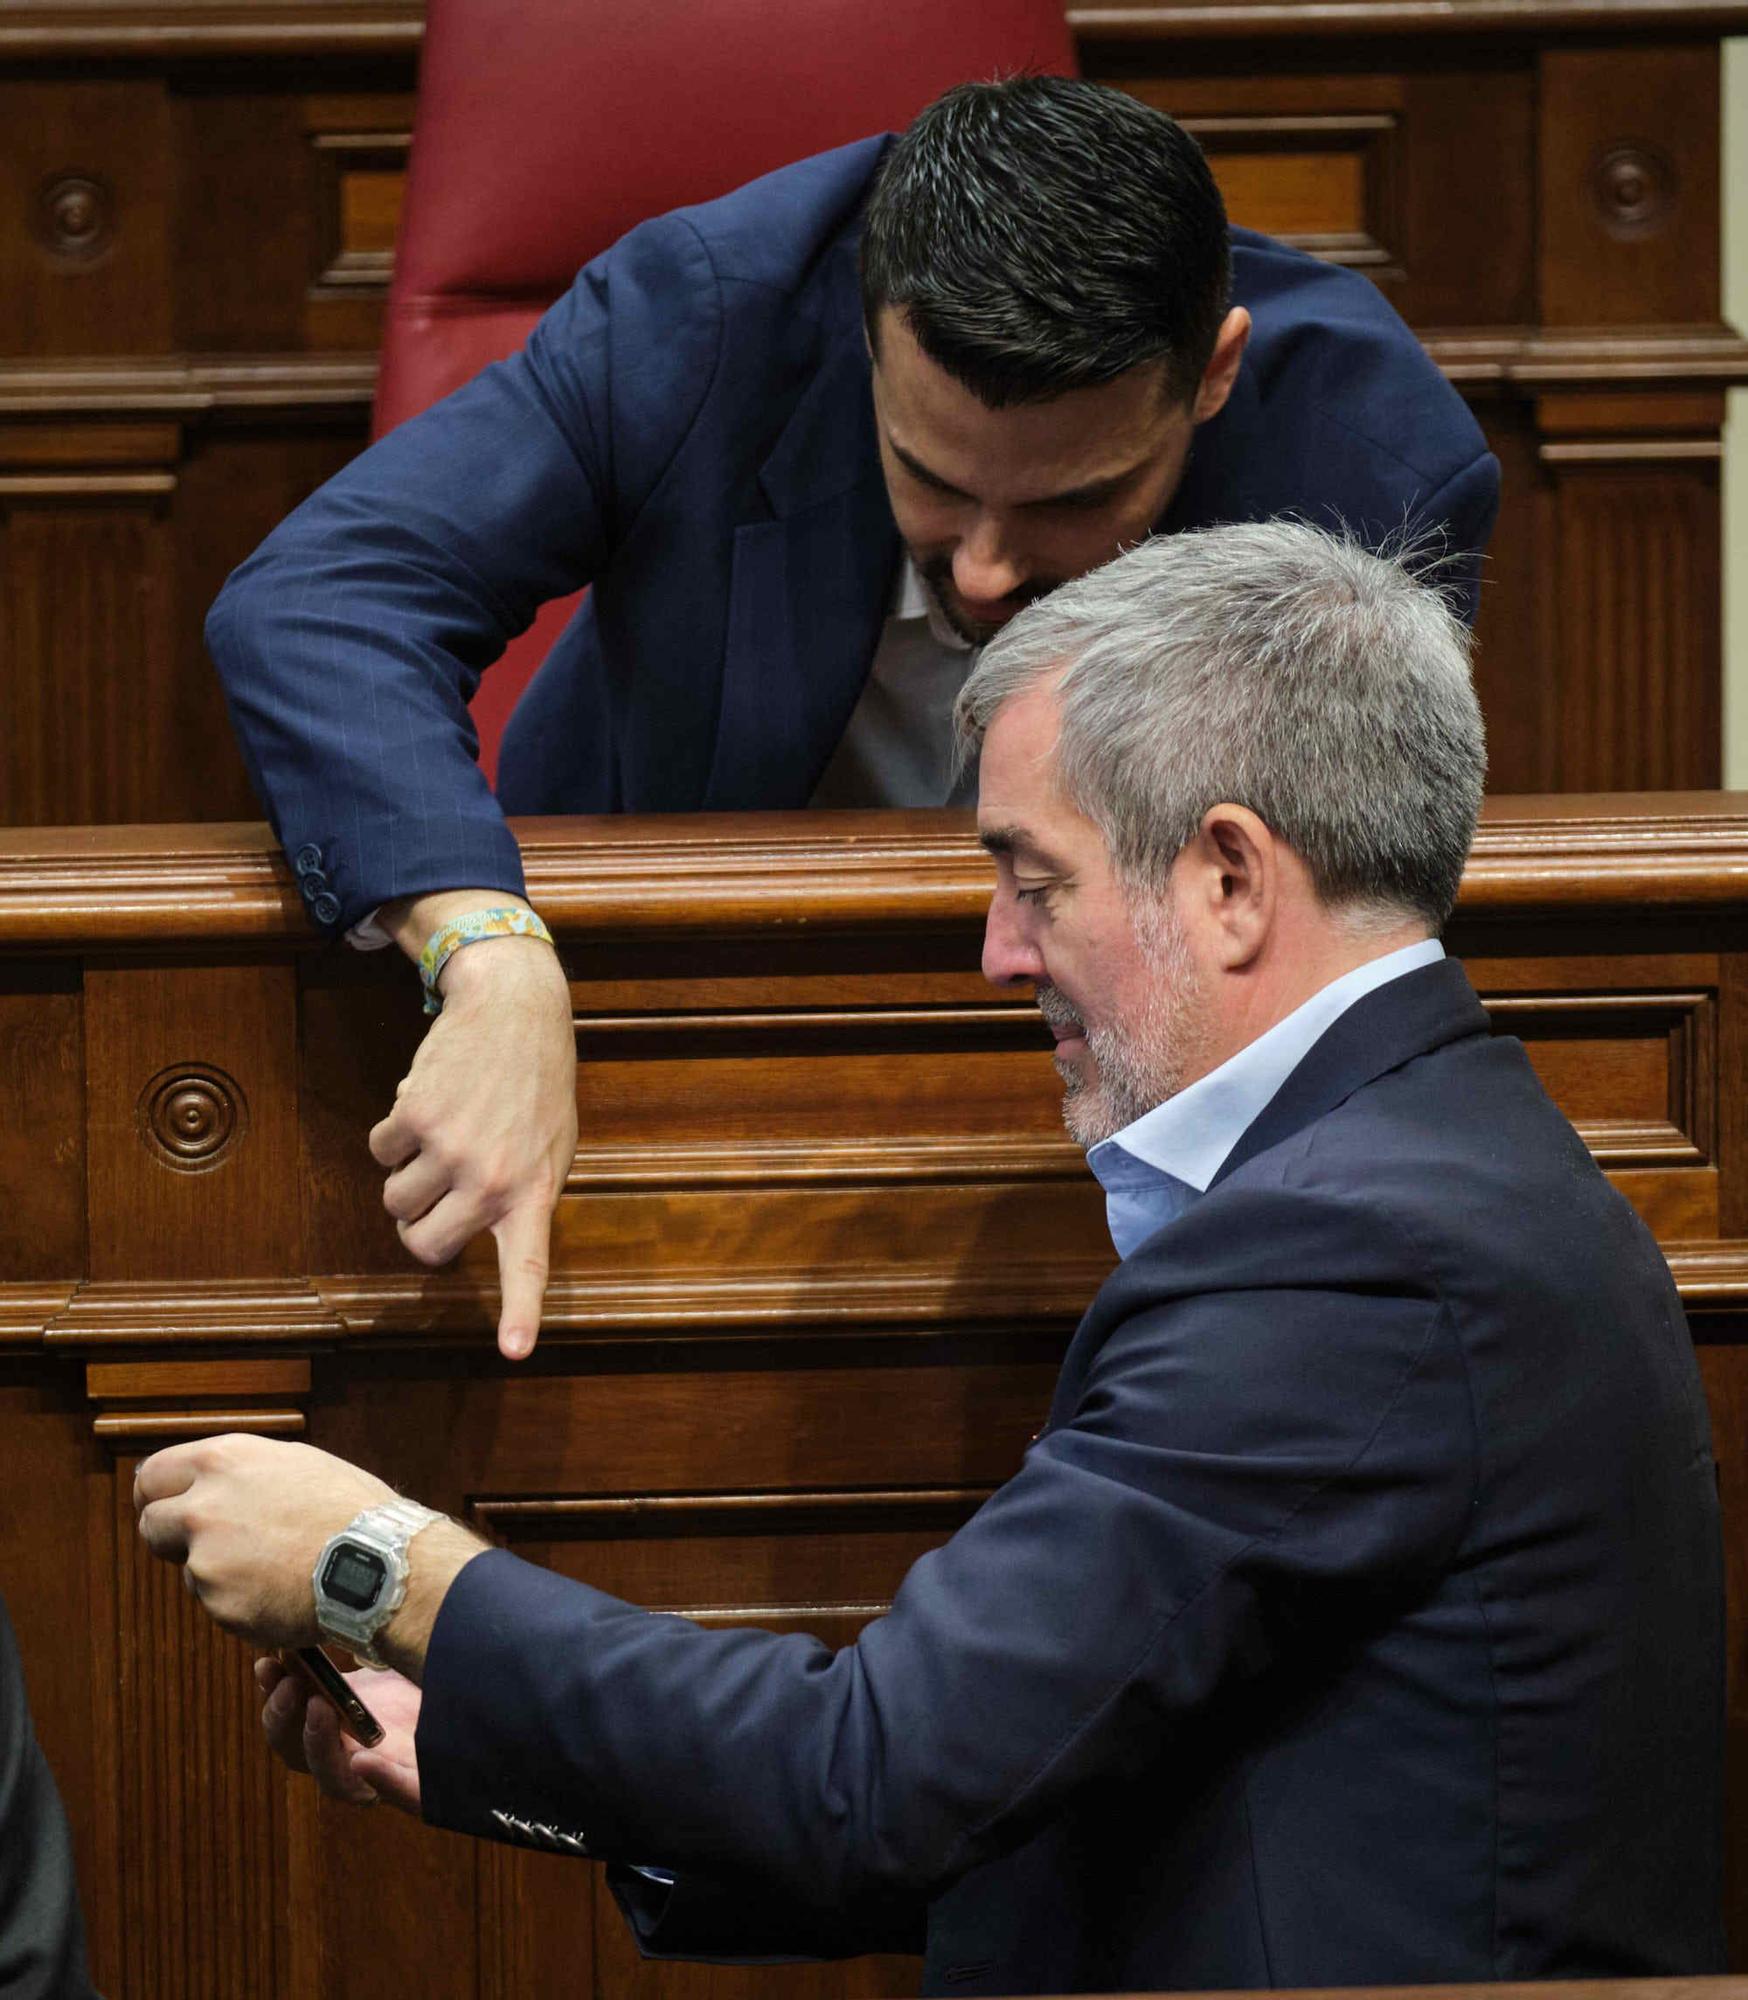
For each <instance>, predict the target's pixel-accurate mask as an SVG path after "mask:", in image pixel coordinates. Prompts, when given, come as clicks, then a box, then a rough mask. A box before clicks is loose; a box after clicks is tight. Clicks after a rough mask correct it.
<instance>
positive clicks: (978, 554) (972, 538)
mask: <svg viewBox="0 0 1748 2000" xmlns="http://www.w3.org/2000/svg"><path fill="white" fill-rule="evenodd" d="M1031 573H1032V572H1031V566H1030V564H1028V563H1027V561H1026V559H1025V557H1024V555H1023V554H1022V553H1021V551H1020V550H1019V548H1017V547H1016V546H1015V543H1014V539H1013V536H1012V534H1011V533H1010V531H1009V530H1008V528H1007V526H1006V525H1005V523H1003V522H1002V521H1001V520H1000V519H999V518H998V517H997V516H995V515H993V514H981V515H979V516H978V518H977V520H976V522H975V523H974V524H973V526H972V529H971V532H970V533H969V534H968V535H966V536H965V537H964V538H963V539H962V540H961V541H960V543H959V546H958V548H956V549H955V550H954V551H953V585H954V588H955V589H956V590H957V591H958V593H959V595H960V596H961V597H968V598H970V599H971V600H972V601H973V602H974V603H978V604H994V603H996V602H998V601H999V600H1000V599H1001V598H1004V597H1011V596H1012V595H1013V594H1014V592H1015V591H1016V590H1018V589H1019V588H1020V586H1021V585H1022V584H1023V583H1024V582H1025V581H1026V579H1027V577H1028V576H1030V575H1031Z"/></svg>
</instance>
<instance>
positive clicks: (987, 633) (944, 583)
mask: <svg viewBox="0 0 1748 2000" xmlns="http://www.w3.org/2000/svg"><path fill="white" fill-rule="evenodd" d="M915 560H916V559H915V557H912V561H913V562H914V561H915ZM916 573H917V575H918V576H920V577H921V578H922V580H923V588H924V589H925V590H926V591H927V592H928V594H929V596H930V598H931V599H932V600H933V602H934V606H935V609H936V610H937V611H938V612H939V613H940V614H941V616H942V618H943V619H944V620H945V621H946V623H947V624H948V625H949V626H950V627H951V628H952V630H953V631H955V632H957V633H958V635H959V637H960V638H961V639H963V640H964V641H965V643H966V645H968V646H987V645H988V644H989V642H990V640H991V639H993V638H994V637H995V635H996V634H997V633H998V632H999V631H1000V630H1001V626H1000V625H991V624H989V623H987V622H986V621H985V620H983V619H981V618H967V617H966V616H965V614H964V613H963V612H962V611H960V610H959V609H958V608H957V607H956V605H955V603H954V600H953V558H952V557H951V556H930V557H929V559H928V560H927V561H926V562H919V563H917V565H916ZM1060 581H1061V579H1060V578H1057V577H1035V576H1034V577H1028V578H1027V579H1026V581H1025V582H1024V583H1023V584H1021V586H1020V587H1019V589H1018V590H1016V591H1015V592H1014V593H1013V605H1014V609H1015V610H1016V611H1020V610H1023V609H1024V608H1025V607H1026V606H1027V605H1028V604H1036V603H1037V601H1038V599H1039V598H1040V597H1048V596H1049V595H1050V593H1051V591H1053V590H1054V589H1055V588H1056V586H1057V584H1058V583H1059V582H1060Z"/></svg>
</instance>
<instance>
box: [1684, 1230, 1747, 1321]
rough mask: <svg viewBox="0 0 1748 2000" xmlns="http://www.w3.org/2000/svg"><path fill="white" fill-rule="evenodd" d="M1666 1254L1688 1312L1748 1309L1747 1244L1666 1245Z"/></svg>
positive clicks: (1736, 1242)
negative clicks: (1745, 1307) (1747, 1307)
mask: <svg viewBox="0 0 1748 2000" xmlns="http://www.w3.org/2000/svg"><path fill="white" fill-rule="evenodd" d="M1663 1254H1664V1255H1665V1256H1666V1257H1667V1258H1668V1260H1669V1269H1670V1273H1671V1275H1672V1276H1673V1277H1674V1279H1675V1288H1676V1290H1677V1291H1678V1292H1680V1294H1681V1302H1682V1304H1683V1305H1685V1306H1686V1307H1687V1309H1688V1311H1689V1312H1698V1313H1706V1312H1720V1311H1726V1310H1730V1309H1735V1308H1740V1307H1744V1306H1748V1240H1743V1239H1740V1238H1737V1239H1733V1240H1721V1241H1718V1242H1715V1243H1666V1244H1665V1245H1664V1246H1663Z"/></svg>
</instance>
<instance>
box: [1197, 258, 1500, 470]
mask: <svg viewBox="0 0 1748 2000" xmlns="http://www.w3.org/2000/svg"><path fill="white" fill-rule="evenodd" d="M1232 294H1233V303H1234V304H1235V305H1241V306H1244V307H1245V308H1246V309H1247V310H1248V311H1249V313H1250V315H1251V338H1250V346H1249V349H1248V350H1247V353H1246V357H1245V359H1246V366H1247V369H1248V371H1249V372H1250V374H1251V377H1252V380H1253V381H1254V383H1255V386H1256V390H1257V393H1258V396H1259V397H1260V400H1261V402H1262V404H1263V406H1264V408H1265V409H1271V410H1275V411H1277V412H1279V413H1280V414H1281V419H1282V420H1292V421H1297V422H1299V423H1301V424H1307V425H1311V424H1314V425H1318V426H1333V427H1335V428H1336V429H1338V430H1339V431H1341V432H1344V433H1346V434H1347V435H1348V436H1350V437H1352V438H1354V439H1356V440H1363V441H1364V442H1365V443H1366V444H1367V445H1369V446H1370V447H1371V448H1372V449H1373V451H1375V452H1377V453H1379V454H1382V455H1383V456H1385V457H1386V458H1388V459H1393V460H1395V461H1397V462H1399V463H1400V465H1401V466H1402V467H1403V468H1404V470H1405V471H1407V472H1409V473H1411V474H1413V475H1414V478H1415V480H1416V481H1417V482H1423V483H1429V484H1432V485H1440V484H1442V483H1443V482H1444V481H1445V480H1447V479H1448V478H1450V476H1451V475H1452V474H1453V473H1454V472H1456V471H1457V470H1458V469H1459V468H1460V467H1462V466H1464V465H1467V464H1469V463H1470V462H1471V461H1472V460H1474V459H1477V458H1479V457H1481V456H1482V455H1483V454H1484V453H1485V452H1486V450H1487V443H1486V440H1485V438H1484V437H1483V436H1482V434H1481V428H1480V426H1479V425H1478V424H1477V423H1476V422H1475V419H1474V417H1473V416H1472V415H1471V414H1470V411H1469V408H1468V406H1467V404H1465V403H1464V401H1463V399H1462V398H1461V397H1460V396H1459V395H1458V394H1457V392H1456V391H1455V389H1453V388H1452V387H1451V385H1450V383H1449V382H1448V381H1447V380H1446V379H1445V376H1444V374H1443V372H1442V371H1441V370H1440V369H1439V367H1438V365H1437V363H1436V362H1434V361H1433V359H1432V357H1431V356H1430V355H1429V354H1428V353H1427V352H1426V350H1425V348H1423V347H1422V346H1421V344H1420V341H1419V339H1418V338H1417V337H1416V335H1415V334H1414V332H1413V330H1412V328H1410V327H1409V326H1408V324H1407V323H1406V321H1404V320H1403V319H1402V317H1401V315H1400V314H1399V313H1397V311H1396V310H1395V308H1394V307H1393V306H1392V305H1391V304H1390V302H1389V301H1388V300H1387V299H1386V298H1385V297H1384V296H1383V294H1382V293H1381V292H1380V291H1379V290H1378V289H1377V287H1376V286H1375V285H1373V284H1372V283H1371V282H1370V281H1369V280H1368V279H1365V278H1362V277H1360V276H1359V275H1358V274H1357V273H1355V272H1353V271H1346V270H1343V269H1341V268H1340V267H1339V266H1338V265H1334V264H1326V263H1324V262H1322V261H1321V260H1320V259H1318V258H1316V257H1309V256H1306V255H1305V253H1304V252H1303V251H1299V250H1294V249H1291V248H1289V247H1288V246H1287V245H1286V244H1284V243H1277V242H1275V241H1274V240H1273V239H1272V238H1271V237H1267V236H1258V235H1256V234H1254V233H1253V232H1252V231H1250V230H1243V229H1235V230H1234V231H1233V232H1232Z"/></svg>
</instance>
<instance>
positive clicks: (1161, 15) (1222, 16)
mask: <svg viewBox="0 0 1748 2000" xmlns="http://www.w3.org/2000/svg"><path fill="white" fill-rule="evenodd" d="M1067 11H1068V25H1069V26H1070V28H1072V29H1073V30H1074V32H1075V34H1077V35H1079V36H1080V37H1082V38H1083V39H1084V40H1089V41H1156V40H1164V39H1168V38H1169V39H1172V40H1189V39H1192V38H1199V39H1208V40H1226V39H1228V38H1236V37H1243V38H1245V39H1247V40H1248V39H1252V38H1254V39H1259V40H1260V39H1263V38H1267V39H1268V40H1271V41H1280V40H1285V39H1288V38H1291V39H1294V40H1301V41H1320V40H1323V39H1324V38H1326V37H1329V36H1336V35H1431V34H1436V35H1552V34H1572V33H1576V32H1580V31H1587V30H1599V31H1606V32H1608V33H1610V34H1615V35H1625V34H1629V33H1636V34H1646V33H1655V34H1659V35H1679V34H1718V35H1739V34H1741V33H1743V32H1744V26H1745V24H1748V5H1744V0H1082V3H1081V4H1072V3H1071V4H1070V6H1069V8H1068V10H1067Z"/></svg>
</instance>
